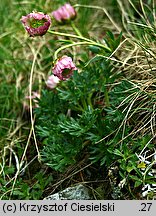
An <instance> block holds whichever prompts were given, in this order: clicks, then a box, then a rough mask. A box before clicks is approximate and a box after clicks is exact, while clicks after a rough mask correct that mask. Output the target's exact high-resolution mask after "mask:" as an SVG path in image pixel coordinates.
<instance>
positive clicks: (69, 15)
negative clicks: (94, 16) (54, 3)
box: [52, 3, 76, 23]
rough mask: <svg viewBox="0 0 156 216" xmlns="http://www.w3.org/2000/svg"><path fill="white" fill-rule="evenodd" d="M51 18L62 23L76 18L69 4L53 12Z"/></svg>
mask: <svg viewBox="0 0 156 216" xmlns="http://www.w3.org/2000/svg"><path fill="white" fill-rule="evenodd" d="M52 16H53V17H54V18H55V20H56V21H57V22H61V23H62V22H65V21H69V20H71V19H74V18H75V17H76V11H75V9H74V8H73V7H72V6H71V5H70V4H69V3H66V4H65V5H63V6H62V7H60V8H58V9H57V10H55V11H53V12H52Z"/></svg>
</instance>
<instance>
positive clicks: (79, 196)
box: [44, 184, 91, 200]
mask: <svg viewBox="0 0 156 216" xmlns="http://www.w3.org/2000/svg"><path fill="white" fill-rule="evenodd" d="M90 199H91V196H90V195H89V190H88V188H86V187H85V186H83V185H82V184H79V185H76V186H73V187H68V188H66V189H65V190H63V191H60V192H58V193H55V194H52V195H50V196H48V197H45V198H44V200H90Z"/></svg>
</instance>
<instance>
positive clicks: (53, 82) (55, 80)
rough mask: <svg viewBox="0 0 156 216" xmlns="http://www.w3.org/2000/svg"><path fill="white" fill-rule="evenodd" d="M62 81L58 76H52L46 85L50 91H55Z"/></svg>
mask: <svg viewBox="0 0 156 216" xmlns="http://www.w3.org/2000/svg"><path fill="white" fill-rule="evenodd" d="M59 81H60V79H59V78H58V77H57V76H54V75H51V76H49V77H48V80H47V81H46V85H47V87H48V88H50V89H54V88H55V87H56V86H57V84H58V83H59Z"/></svg>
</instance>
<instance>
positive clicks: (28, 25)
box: [21, 12, 51, 37]
mask: <svg viewBox="0 0 156 216" xmlns="http://www.w3.org/2000/svg"><path fill="white" fill-rule="evenodd" d="M21 22H22V23H23V25H24V27H25V29H26V31H27V32H28V34H29V35H30V36H31V37H34V36H42V35H44V34H46V32H47V30H48V29H49V26H50V24H51V19H50V16H49V15H45V14H43V13H41V12H33V13H30V14H28V15H26V16H22V18H21Z"/></svg>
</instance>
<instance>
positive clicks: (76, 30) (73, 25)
mask: <svg viewBox="0 0 156 216" xmlns="http://www.w3.org/2000/svg"><path fill="white" fill-rule="evenodd" d="M71 26H72V28H73V30H74V31H75V33H76V34H77V35H78V36H80V37H83V36H82V34H81V32H80V31H79V29H78V28H77V27H76V26H75V23H74V22H72V21H71Z"/></svg>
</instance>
